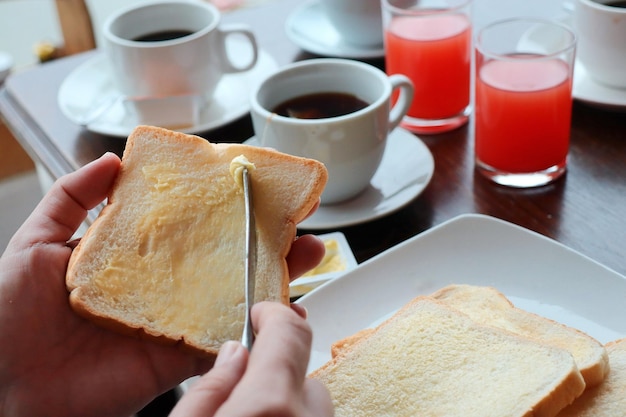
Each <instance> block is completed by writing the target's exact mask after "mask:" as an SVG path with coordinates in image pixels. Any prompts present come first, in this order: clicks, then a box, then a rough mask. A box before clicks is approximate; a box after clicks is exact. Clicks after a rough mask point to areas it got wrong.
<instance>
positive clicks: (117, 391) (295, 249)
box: [0, 154, 324, 417]
mask: <svg viewBox="0 0 626 417" xmlns="http://www.w3.org/2000/svg"><path fill="white" fill-rule="evenodd" d="M119 166H120V160H119V158H118V157H117V156H115V155H114V154H105V155H104V156H103V157H101V158H100V159H98V160H96V161H94V162H92V163H90V164H88V165H86V166H85V167H83V168H81V169H79V170H78V171H77V172H74V173H72V174H69V175H66V176H64V177H63V178H61V179H60V180H59V181H57V182H56V183H55V184H54V185H53V187H52V189H51V190H50V192H49V193H47V194H46V196H44V198H43V199H42V201H41V202H40V204H39V205H38V206H37V208H36V209H35V210H34V211H33V213H32V214H31V216H30V217H29V218H28V219H27V220H26V221H25V222H24V224H23V225H22V227H21V228H20V229H19V230H18V231H17V232H16V234H15V236H14V237H13V239H12V240H11V241H10V242H9V245H8V246H7V249H6V251H5V252H4V254H3V255H2V257H1V258H0V415H3V416H5V417H9V416H31V415H32V416H37V415H39V416H41V415H46V416H64V417H71V416H81V417H82V416H94V417H95V416H126V415H130V414H132V413H134V412H136V411H137V410H139V409H141V408H142V407H143V406H144V405H145V404H147V403H148V402H150V401H151V400H152V399H153V398H155V397H156V396H157V395H159V394H161V393H163V392H165V391H167V390H168V389H171V388H172V387H174V386H175V385H176V384H178V383H180V382H181V381H182V380H184V379H186V378H188V377H190V376H192V375H197V374H199V373H203V372H206V370H207V369H208V368H209V366H210V364H209V363H208V362H207V361H206V360H201V359H198V358H197V357H193V356H190V355H188V354H186V353H183V352H181V351H180V350H179V349H177V348H175V347H172V346H162V345H159V344H155V343H153V342H149V341H144V340H139V339H135V338H132V337H127V336H122V335H118V334H115V333H113V332H110V331H108V330H104V329H101V328H99V327H96V326H94V325H92V324H91V323H90V322H88V321H87V320H84V319H83V318H80V317H79V316H77V315H76V314H75V313H74V312H73V311H72V309H71V308H70V305H69V302H68V293H67V289H66V287H65V272H66V269H67V263H68V260H69V257H70V254H71V252H72V247H73V246H74V245H72V244H68V243H67V242H68V240H69V239H71V237H72V236H73V234H74V232H75V231H76V229H77V228H78V227H79V225H80V224H81V223H82V221H83V220H84V218H85V216H86V214H87V210H89V209H91V208H93V207H95V206H96V205H98V204H99V203H100V202H102V201H103V200H104V199H105V198H106V196H107V195H108V194H109V192H110V191H111V187H112V185H113V182H114V180H115V177H116V176H117V173H118V171H119ZM323 253H324V248H323V244H322V243H321V242H320V241H319V240H317V239H316V238H313V237H310V236H309V237H302V238H300V239H298V240H297V241H296V242H294V244H293V246H292V251H291V253H290V254H289V257H288V259H287V262H288V264H289V268H290V273H292V274H293V275H294V276H295V275H296V274H301V273H303V272H304V271H306V270H308V269H310V268H312V267H314V266H315V265H317V263H319V261H320V260H321V257H322V256H323Z"/></svg>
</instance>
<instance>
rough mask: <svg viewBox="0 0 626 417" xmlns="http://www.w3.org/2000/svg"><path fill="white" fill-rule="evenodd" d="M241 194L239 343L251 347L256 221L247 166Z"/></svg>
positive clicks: (252, 337) (249, 348) (252, 341)
mask: <svg viewBox="0 0 626 417" xmlns="http://www.w3.org/2000/svg"><path fill="white" fill-rule="evenodd" d="M243 194H244V205H245V216H246V243H245V247H246V248H245V253H246V260H245V265H244V279H245V297H246V317H245V320H244V326H243V334H242V336H241V343H242V344H243V345H244V346H245V347H246V348H247V349H248V350H251V349H252V344H253V343H254V329H253V328H252V320H251V317H250V310H251V309H252V305H253V304H254V286H255V279H256V256H257V253H256V222H255V218H254V206H253V202H252V187H251V181H250V172H249V171H248V168H246V167H244V169H243Z"/></svg>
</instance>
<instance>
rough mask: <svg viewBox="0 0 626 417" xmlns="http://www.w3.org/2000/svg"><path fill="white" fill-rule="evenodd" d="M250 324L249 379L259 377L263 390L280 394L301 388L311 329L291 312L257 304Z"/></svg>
mask: <svg viewBox="0 0 626 417" xmlns="http://www.w3.org/2000/svg"><path fill="white" fill-rule="evenodd" d="M252 324H253V327H254V328H255V330H256V332H257V337H256V341H255V345H254V347H253V349H252V352H251V354H250V363H249V365H248V369H249V370H250V374H251V375H255V374H256V375H261V376H262V378H263V379H265V380H266V383H264V384H263V386H264V387H269V388H278V389H281V388H280V387H281V386H282V390H283V392H289V390H290V389H292V388H297V389H299V387H301V386H302V383H303V381H304V377H305V375H306V369H307V365H308V362H309V355H310V351H311V340H312V334H311V328H310V327H309V325H308V323H307V322H306V320H304V319H303V318H302V317H300V316H299V315H298V314H296V313H295V312H294V311H293V310H291V308H289V307H287V306H284V305H282V304H279V303H270V302H261V303H258V304H255V305H254V306H253V308H252Z"/></svg>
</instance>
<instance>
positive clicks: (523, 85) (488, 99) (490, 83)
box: [473, 18, 576, 188]
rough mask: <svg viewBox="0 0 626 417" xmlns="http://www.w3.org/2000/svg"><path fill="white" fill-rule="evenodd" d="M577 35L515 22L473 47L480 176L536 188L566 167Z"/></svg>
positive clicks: (545, 24) (482, 36)
mask: <svg viewBox="0 0 626 417" xmlns="http://www.w3.org/2000/svg"><path fill="white" fill-rule="evenodd" d="M575 50H576V36H575V34H574V33H573V32H572V31H571V30H570V29H568V28H567V27H566V26H563V25H561V24H558V23H555V22H551V21H545V20H539V19H526V18H516V19H508V20H504V21H499V22H495V23H492V24H490V25H488V26H486V27H485V28H483V29H481V30H480V32H479V33H478V35H477V37H476V41H475V53H476V56H475V65H476V70H475V73H476V75H475V84H474V89H475V90H474V117H473V119H474V120H473V124H474V151H475V162H476V168H477V170H478V171H479V172H480V173H482V174H483V175H485V176H486V177H487V178H489V179H491V180H492V181H494V182H496V183H498V184H501V185H505V186H510V187H518V188H528V187H538V186H542V185H545V184H548V183H551V182H552V181H554V180H556V179H557V178H559V177H561V176H562V175H563V174H564V173H565V171H566V167H567V154H568V150H569V139H570V125H571V116H572V79H573V77H572V75H573V68H574V57H575Z"/></svg>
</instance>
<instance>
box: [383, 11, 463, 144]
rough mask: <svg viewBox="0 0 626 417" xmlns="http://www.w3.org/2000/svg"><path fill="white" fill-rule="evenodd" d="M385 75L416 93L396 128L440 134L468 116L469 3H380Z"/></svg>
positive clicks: (459, 123)
mask: <svg viewBox="0 0 626 417" xmlns="http://www.w3.org/2000/svg"><path fill="white" fill-rule="evenodd" d="M382 10H383V29H384V38H385V61H386V62H385V66H386V70H387V73H388V74H389V75H391V74H405V75H407V76H408V77H409V78H410V79H411V81H412V82H413V85H414V87H415V94H414V98H413V103H412V105H411V108H410V109H409V112H408V114H407V116H405V117H404V119H403V121H402V123H401V126H402V127H404V128H406V129H408V130H410V131H412V132H415V133H440V132H445V131H448V130H452V129H455V128H457V127H459V126H462V125H463V124H465V123H466V122H467V120H468V117H469V114H470V71H471V54H472V48H471V44H472V25H471V16H470V12H471V0H382Z"/></svg>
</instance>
